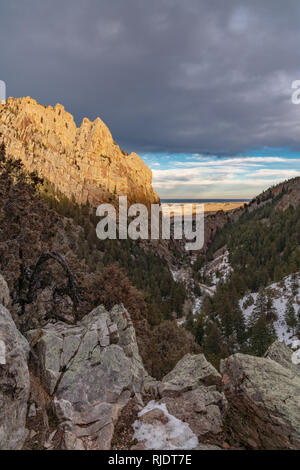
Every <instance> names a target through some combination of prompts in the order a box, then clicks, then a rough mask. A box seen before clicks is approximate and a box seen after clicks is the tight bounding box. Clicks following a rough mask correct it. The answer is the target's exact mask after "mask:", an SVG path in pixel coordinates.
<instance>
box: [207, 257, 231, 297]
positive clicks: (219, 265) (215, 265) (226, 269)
mask: <svg viewBox="0 0 300 470" xmlns="http://www.w3.org/2000/svg"><path fill="white" fill-rule="evenodd" d="M204 272H205V273H206V275H208V276H210V278H211V286H210V287H211V289H212V290H216V287H217V284H218V282H220V281H221V280H222V281H224V282H225V281H227V280H228V278H229V276H230V274H231V272H232V267H231V266H230V263H229V252H228V251H225V252H224V253H223V254H222V255H220V256H218V257H217V258H215V259H213V260H212V261H211V262H210V263H208V264H206V265H205V267H204V268H202V273H204Z"/></svg>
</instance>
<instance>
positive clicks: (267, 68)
mask: <svg viewBox="0 0 300 470" xmlns="http://www.w3.org/2000/svg"><path fill="white" fill-rule="evenodd" d="M299 25H300V2H299V1H298V0H285V1H283V0H251V1H249V0H226V1H224V0H187V1H182V0H151V1H149V0H148V1H147V0H126V1H125V0H84V1H82V0H60V1H58V0H51V1H46V0H9V1H4V0H0V42H1V48H0V80H4V81H5V82H6V86H7V94H8V95H9V96H16V97H18V96H28V95H29V96H31V97H33V98H35V99H37V100H38V101H39V102H40V103H42V104H44V105H49V104H51V105H55V104H56V103H57V102H60V103H62V104H63V105H64V106H65V108H66V109H67V110H68V111H70V112H71V113H72V114H73V115H74V117H75V120H76V122H77V123H78V125H79V124H80V122H81V121H82V119H83V117H85V116H86V117H88V118H89V119H95V118H96V117H97V116H100V117H101V119H103V121H104V122H105V123H106V124H107V125H108V127H109V128H110V130H111V132H112V135H113V137H114V139H115V141H116V142H117V143H118V144H119V145H120V146H121V148H123V149H125V150H126V151H128V152H131V151H134V152H137V153H139V154H140V155H141V157H142V158H143V159H144V160H145V161H146V163H147V164H148V165H149V166H150V168H151V169H152V170H153V182H154V187H155V188H156V189H157V191H158V192H159V194H160V195H161V196H162V197H177V198H180V197H182V198H187V197H189V198H193V197H195V198H198V197H202V198H204V197H206V198H251V197H253V196H255V195H256V194H258V193H259V192H261V191H262V190H264V189H266V188H267V187H269V186H270V185H272V184H275V183H277V182H279V181H282V180H284V179H288V178H290V177H293V176H297V175H300V167H299V159H300V105H295V104H293V103H292V100H291V95H292V91H293V90H292V82H293V81H294V80H300V48H299V44H300V28H299Z"/></svg>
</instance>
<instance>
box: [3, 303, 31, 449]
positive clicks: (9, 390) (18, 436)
mask: <svg viewBox="0 0 300 470" xmlns="http://www.w3.org/2000/svg"><path fill="white" fill-rule="evenodd" d="M28 353H29V345H28V343H27V341H26V340H25V338H24V337H23V336H22V335H21V333H20V332H19V331H18V330H17V328H16V326H15V324H14V322H13V319H12V317H11V315H10V313H9V311H8V310H7V309H6V308H5V307H3V305H0V449H1V450H19V449H22V447H23V444H24V441H25V438H26V430H25V423H26V413H27V401H28V397H29V391H30V382H29V372H28V366H27V359H28Z"/></svg>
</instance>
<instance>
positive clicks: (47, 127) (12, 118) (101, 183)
mask: <svg viewBox="0 0 300 470" xmlns="http://www.w3.org/2000/svg"><path fill="white" fill-rule="evenodd" d="M0 133H1V134H2V138H3V140H4V142H5V144H6V148H7V155H11V156H12V157H14V158H19V159H21V161H22V162H23V164H24V165H25V167H26V169H27V170H29V171H33V170H36V171H37V172H38V174H39V175H40V176H42V177H44V178H46V179H47V180H48V181H50V182H51V183H53V184H54V185H55V186H56V187H57V189H59V190H60V191H61V192H62V193H63V194H65V195H66V196H67V197H69V198H71V197H72V196H73V197H74V198H75V200H76V202H77V203H79V204H82V203H86V202H87V201H88V202H89V203H90V204H91V205H97V204H98V203H99V202H103V201H105V202H110V201H113V200H114V199H115V197H116V196H117V195H127V196H128V200H129V202H141V203H144V204H147V205H148V204H150V203H154V202H158V201H159V197H158V195H157V194H156V193H155V191H154V190H153V188H152V173H151V170H150V169H149V168H148V167H147V166H146V165H145V163H144V162H143V161H142V159H141V158H140V157H139V156H138V155H137V154H135V153H131V154H130V155H127V153H126V152H124V151H122V150H121V149H120V147H119V146H118V145H117V144H116V143H115V142H114V140H113V138H112V135H111V133H110V131H109V129H108V127H107V126H106V125H105V124H104V122H103V121H102V120H101V119H100V118H97V119H96V120H95V121H94V122H91V121H89V120H88V119H87V118H85V119H83V121H82V124H81V125H80V127H77V126H76V124H75V122H74V119H73V116H72V115H71V114H70V113H68V112H67V111H66V110H65V109H64V107H63V106H62V105H61V104H57V105H56V106H55V107H52V106H48V107H44V106H42V105H40V104H38V103H37V102H36V101H35V100H33V99H32V98H30V97H25V98H9V99H8V100H7V102H6V104H4V105H0Z"/></svg>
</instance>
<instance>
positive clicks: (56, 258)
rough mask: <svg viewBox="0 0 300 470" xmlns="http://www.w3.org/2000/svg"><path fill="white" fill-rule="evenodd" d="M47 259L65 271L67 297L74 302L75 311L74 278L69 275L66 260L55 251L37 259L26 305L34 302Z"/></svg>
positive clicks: (75, 293)
mask: <svg viewBox="0 0 300 470" xmlns="http://www.w3.org/2000/svg"><path fill="white" fill-rule="evenodd" d="M49 259H53V260H54V261H56V262H57V263H59V264H60V265H61V267H62V268H63V269H64V270H65V272H66V274H67V277H68V292H69V296H70V298H71V299H72V300H73V302H74V306H75V310H77V306H78V304H79V298H78V295H77V292H76V287H75V281H74V276H73V274H72V273H71V270H70V268H69V266H68V263H67V262H66V260H65V259H64V258H63V257H62V256H61V255H60V254H59V253H57V252H56V251H48V252H46V253H42V254H41V256H40V257H39V259H38V261H37V263H36V265H35V267H34V270H33V272H32V274H31V277H30V281H29V287H28V292H27V299H26V303H32V302H33V301H34V299H35V297H36V293H37V290H38V282H39V275H40V272H41V269H42V266H43V264H44V263H46V261H48V260H49Z"/></svg>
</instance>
